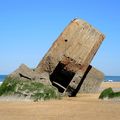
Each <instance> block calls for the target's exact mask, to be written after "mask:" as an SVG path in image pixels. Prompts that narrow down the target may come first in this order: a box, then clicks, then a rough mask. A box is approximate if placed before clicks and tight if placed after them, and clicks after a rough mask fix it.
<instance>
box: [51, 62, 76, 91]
mask: <svg viewBox="0 0 120 120" xmlns="http://www.w3.org/2000/svg"><path fill="white" fill-rule="evenodd" d="M65 66H66V65H65V64H63V63H61V62H59V63H58V65H57V66H56V68H55V70H54V71H53V73H52V74H51V75H50V80H51V82H52V84H53V85H54V86H55V87H57V88H58V91H59V92H61V93H63V92H64V91H65V90H66V87H67V86H68V85H69V83H70V81H71V80H72V78H73V77H74V75H75V73H74V72H71V71H68V70H66V69H65Z"/></svg>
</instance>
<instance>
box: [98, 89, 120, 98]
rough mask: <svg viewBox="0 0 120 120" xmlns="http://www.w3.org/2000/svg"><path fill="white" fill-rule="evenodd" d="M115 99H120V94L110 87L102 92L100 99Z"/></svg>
mask: <svg viewBox="0 0 120 120" xmlns="http://www.w3.org/2000/svg"><path fill="white" fill-rule="evenodd" d="M115 97H120V92H114V91H113V90H112V88H111V87H110V88H107V89H105V90H103V91H102V93H101V94H100V96H99V99H104V98H109V99H110V98H115Z"/></svg>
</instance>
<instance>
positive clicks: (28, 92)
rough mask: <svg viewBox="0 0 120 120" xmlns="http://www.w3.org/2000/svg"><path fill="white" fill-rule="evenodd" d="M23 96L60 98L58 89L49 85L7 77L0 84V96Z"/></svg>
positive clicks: (46, 98)
mask: <svg viewBox="0 0 120 120" xmlns="http://www.w3.org/2000/svg"><path fill="white" fill-rule="evenodd" d="M9 95H17V96H24V97H27V98H29V99H32V100H34V101H39V100H49V99H60V94H59V92H58V90H57V89H56V88H55V87H53V86H50V85H44V84H42V83H40V82H35V81H30V80H19V79H18V78H11V77H7V78H6V79H5V80H4V82H3V83H2V85H1V86H0V96H9Z"/></svg>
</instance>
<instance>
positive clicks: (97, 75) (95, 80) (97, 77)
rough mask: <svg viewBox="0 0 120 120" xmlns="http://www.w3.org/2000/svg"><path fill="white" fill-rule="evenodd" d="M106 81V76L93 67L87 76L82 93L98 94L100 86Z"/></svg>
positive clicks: (81, 89)
mask: <svg viewBox="0 0 120 120" xmlns="http://www.w3.org/2000/svg"><path fill="white" fill-rule="evenodd" d="M103 80H104V74H103V73H102V72H101V71H99V70H97V69H96V68H94V67H92V66H91V69H90V71H89V72H88V74H87V75H86V77H85V79H84V81H83V84H82V85H81V87H80V90H79V92H80V93H97V92H98V91H99V88H100V85H101V83H102V81H103Z"/></svg>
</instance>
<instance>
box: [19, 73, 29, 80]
mask: <svg viewBox="0 0 120 120" xmlns="http://www.w3.org/2000/svg"><path fill="white" fill-rule="evenodd" d="M19 75H20V77H23V78H26V79H29V80H31V78H29V77H27V76H25V75H22V74H21V73H19Z"/></svg>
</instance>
